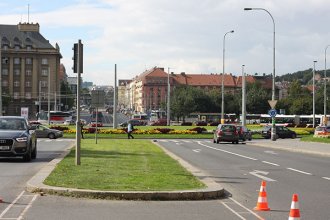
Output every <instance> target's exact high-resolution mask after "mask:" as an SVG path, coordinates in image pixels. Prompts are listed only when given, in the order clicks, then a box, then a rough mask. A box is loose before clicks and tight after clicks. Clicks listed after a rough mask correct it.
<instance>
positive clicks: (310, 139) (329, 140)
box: [300, 135, 330, 144]
mask: <svg viewBox="0 0 330 220" xmlns="http://www.w3.org/2000/svg"><path fill="white" fill-rule="evenodd" d="M300 140H301V141H306V142H319V143H327V144H330V138H320V137H318V138H315V137H313V135H308V136H304V137H302V138H301V139H300Z"/></svg>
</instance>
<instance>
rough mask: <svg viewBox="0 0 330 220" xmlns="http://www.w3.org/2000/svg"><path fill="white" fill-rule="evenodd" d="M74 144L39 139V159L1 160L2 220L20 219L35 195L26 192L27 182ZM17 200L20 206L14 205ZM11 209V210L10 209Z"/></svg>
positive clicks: (58, 140) (0, 206)
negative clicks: (9, 219) (30, 160)
mask: <svg viewBox="0 0 330 220" xmlns="http://www.w3.org/2000/svg"><path fill="white" fill-rule="evenodd" d="M70 144H72V140H68V139H57V140H50V139H41V138H40V139H38V143H37V147H38V155H37V159H35V160H32V162H28V163H26V162H23V161H22V159H21V158H0V198H1V199H2V200H3V202H2V203H0V219H5V218H8V217H13V218H14V219H15V218H18V217H19V216H20V215H21V213H22V212H23V210H25V208H26V207H27V206H28V204H29V203H30V202H31V201H32V200H33V199H34V198H35V195H32V194H29V193H27V192H25V191H24V189H25V186H26V182H27V181H28V180H29V179H30V178H31V177H32V176H33V175H35V174H36V173H37V172H38V171H39V170H40V169H41V168H42V167H43V166H44V165H46V164H47V163H48V162H50V161H51V160H52V159H54V158H55V157H57V156H58V154H60V153H62V152H63V150H64V149H66V148H67V147H68V146H70ZM15 200H17V204H20V205H19V206H17V205H16V206H13V205H12V203H13V202H14V201H15ZM8 207H9V208H8Z"/></svg>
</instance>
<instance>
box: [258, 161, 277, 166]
mask: <svg viewBox="0 0 330 220" xmlns="http://www.w3.org/2000/svg"><path fill="white" fill-rule="evenodd" d="M262 162H263V163H266V164H270V165H273V166H277V167H279V166H280V165H278V164H276V163H271V162H268V161H262Z"/></svg>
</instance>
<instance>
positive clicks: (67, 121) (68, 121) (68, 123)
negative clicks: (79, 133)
mask: <svg viewBox="0 0 330 220" xmlns="http://www.w3.org/2000/svg"><path fill="white" fill-rule="evenodd" d="M64 124H65V125H74V124H76V121H74V120H73V119H71V120H65V122H64Z"/></svg>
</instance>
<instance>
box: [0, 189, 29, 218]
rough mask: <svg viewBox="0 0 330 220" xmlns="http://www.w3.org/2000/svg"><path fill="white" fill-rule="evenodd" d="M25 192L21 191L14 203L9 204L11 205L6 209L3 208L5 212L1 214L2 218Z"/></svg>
mask: <svg viewBox="0 0 330 220" xmlns="http://www.w3.org/2000/svg"><path fill="white" fill-rule="evenodd" d="M23 194H24V191H23V192H21V193H20V194H19V195H18V196H17V197H16V199H15V200H14V201H13V202H12V203H10V204H9V206H7V208H6V209H5V210H3V212H2V213H1V215H0V218H2V217H3V216H4V215H5V214H6V213H7V212H8V211H9V209H10V208H11V207H12V206H13V205H14V204H15V203H16V202H17V201H18V200H19V199H20V198H21V197H22V195H23Z"/></svg>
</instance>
